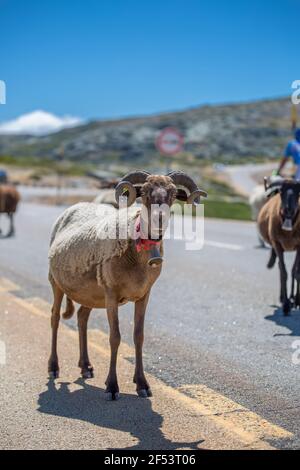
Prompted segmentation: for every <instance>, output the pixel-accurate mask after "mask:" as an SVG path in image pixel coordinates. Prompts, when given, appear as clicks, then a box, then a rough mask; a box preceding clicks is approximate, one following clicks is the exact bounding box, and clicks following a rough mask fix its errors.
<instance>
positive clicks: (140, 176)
mask: <svg viewBox="0 0 300 470" xmlns="http://www.w3.org/2000/svg"><path fill="white" fill-rule="evenodd" d="M149 175H150V173H148V172H147V171H143V170H136V171H131V172H130V173H127V175H125V176H123V178H121V180H120V181H119V183H118V184H117V186H116V189H115V198H116V201H117V203H119V198H120V197H121V196H125V197H127V206H131V205H132V204H133V203H134V202H135V200H136V197H137V194H136V189H135V187H134V186H133V185H134V184H144V183H145V181H146V179H147V177H148V176H149Z"/></svg>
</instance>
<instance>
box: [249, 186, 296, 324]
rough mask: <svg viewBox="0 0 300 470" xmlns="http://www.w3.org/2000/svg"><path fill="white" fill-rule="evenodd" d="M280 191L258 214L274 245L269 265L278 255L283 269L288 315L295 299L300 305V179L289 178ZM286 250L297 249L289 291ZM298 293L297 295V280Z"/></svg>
mask: <svg viewBox="0 0 300 470" xmlns="http://www.w3.org/2000/svg"><path fill="white" fill-rule="evenodd" d="M276 192H277V194H275V195H274V196H273V197H271V198H270V199H269V201H268V202H267V203H266V204H265V205H264V206H263V207H262V209H261V211H260V213H259V215H258V221H257V223H258V229H259V232H260V234H261V236H262V237H263V239H264V241H265V242H267V243H269V244H270V245H271V247H272V250H271V255H270V259H269V262H268V265H267V267H268V268H272V267H273V266H274V264H275V261H276V258H277V257H278V261H279V270H280V284H281V286H280V301H281V303H282V309H283V313H284V315H288V313H289V312H290V310H291V307H292V303H293V304H294V305H295V306H296V307H297V306H300V205H299V194H300V181H290V180H285V181H284V182H283V183H282V185H281V187H280V188H277V189H276ZM285 251H296V259H295V262H294V265H293V268H292V292H291V297H290V299H289V298H288V295H287V277H288V276H287V271H286V267H285V262H284V252H285ZM295 281H296V282H297V293H296V297H294V282H295Z"/></svg>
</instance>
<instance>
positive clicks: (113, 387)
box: [105, 296, 121, 400]
mask: <svg viewBox="0 0 300 470" xmlns="http://www.w3.org/2000/svg"><path fill="white" fill-rule="evenodd" d="M106 310H107V318H108V323H109V328H110V335H109V342H110V353H111V355H110V366H109V372H108V376H107V379H106V381H105V385H106V398H107V400H117V399H118V398H119V385H118V379H117V355H118V349H119V345H120V342H121V335H120V330H119V317H118V302H117V300H116V299H115V298H114V297H111V296H108V298H107V301H106Z"/></svg>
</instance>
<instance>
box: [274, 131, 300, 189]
mask: <svg viewBox="0 0 300 470" xmlns="http://www.w3.org/2000/svg"><path fill="white" fill-rule="evenodd" d="M290 157H291V158H292V159H293V161H294V164H295V166H296V172H295V175H294V178H295V179H296V180H300V129H296V130H295V140H291V141H290V142H289V143H288V144H287V147H286V149H285V153H284V157H283V158H282V160H281V162H280V164H279V168H278V171H277V174H278V175H280V172H281V170H282V169H283V168H284V166H285V164H286V162H287V161H288V159H289V158H290Z"/></svg>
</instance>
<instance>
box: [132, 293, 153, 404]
mask: <svg viewBox="0 0 300 470" xmlns="http://www.w3.org/2000/svg"><path fill="white" fill-rule="evenodd" d="M148 299H149V292H148V293H147V294H146V296H145V297H143V298H142V299H140V300H138V301H137V302H136V303H135V312H134V334H133V338H134V344H135V373H134V377H133V382H134V383H135V384H136V391H137V394H138V395H139V396H140V397H144V398H146V397H151V396H152V392H151V389H150V386H149V384H148V382H147V379H146V377H145V374H144V367H143V342H144V320H145V313H146V307H147V303H148Z"/></svg>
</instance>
